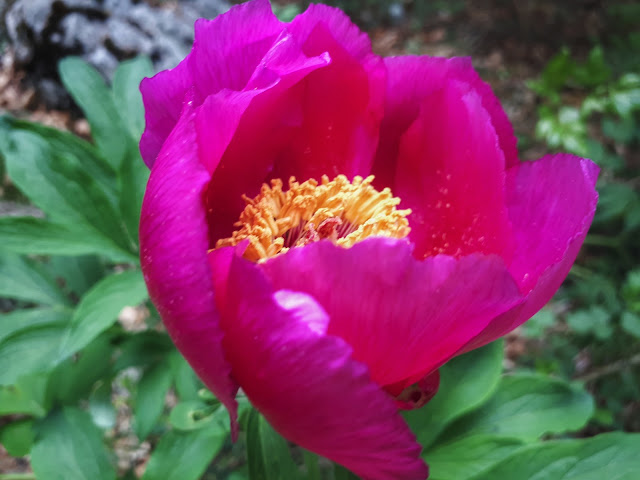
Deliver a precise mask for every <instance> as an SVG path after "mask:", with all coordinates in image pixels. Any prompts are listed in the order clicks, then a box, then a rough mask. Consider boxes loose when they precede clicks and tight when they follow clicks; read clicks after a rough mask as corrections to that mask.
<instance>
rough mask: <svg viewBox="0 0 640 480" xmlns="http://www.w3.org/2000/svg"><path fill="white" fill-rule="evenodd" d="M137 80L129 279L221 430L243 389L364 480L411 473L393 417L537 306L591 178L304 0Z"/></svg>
mask: <svg viewBox="0 0 640 480" xmlns="http://www.w3.org/2000/svg"><path fill="white" fill-rule="evenodd" d="M141 90H142V93H143V98H144V103H145V107H146V121H147V126H146V131H145V133H144V135H143V137H142V140H141V142H140V149H141V152H142V155H143V157H144V159H145V161H146V163H147V164H148V165H149V166H150V167H151V177H150V179H149V184H148V186H147V192H146V196H145V200H144V205H143V210H142V221H141V227H140V241H141V248H142V253H141V260H142V268H143V271H144V274H145V278H146V281H147V284H148V287H149V292H150V295H151V298H152V299H153V302H154V303H155V305H156V306H157V308H158V311H159V312H160V315H161V316H162V319H163V321H164V323H165V325H166V327H167V330H168V331H169V334H170V335H171V337H172V338H173V340H174V342H175V344H176V345H177V347H178V348H179V349H180V351H181V352H182V353H183V354H184V356H185V357H186V358H187V360H188V361H189V362H190V364H191V365H192V366H193V368H194V369H195V371H196V372H197V373H198V375H199V376H200V377H201V378H202V379H203V381H204V382H205V383H206V385H207V386H208V387H209V388H210V389H211V390H212V391H213V392H214V393H215V395H216V396H217V397H218V398H219V399H220V401H221V402H222V403H223V404H224V405H225V406H226V407H227V409H228V410H229V413H230V416H231V422H232V427H233V431H234V432H235V431H236V429H237V427H236V416H237V415H236V414H237V404H236V401H235V395H236V393H237V391H238V389H239V388H242V389H243V390H244V391H245V392H246V394H247V396H248V397H249V399H250V400H251V402H252V403H253V405H255V407H256V408H257V409H258V410H260V412H262V414H263V415H264V416H265V417H266V418H267V419H268V421H269V422H270V423H271V424H272V425H273V426H274V428H275V429H276V430H278V431H279V432H280V433H281V434H282V435H284V436H285V437H286V438H288V439H290V440H292V441H294V442H296V443H298V444H300V445H302V446H303V447H305V448H307V449H309V450H312V451H314V452H317V453H319V454H321V455H324V456H326V457H328V458H330V459H332V460H334V461H336V462H338V463H341V464H343V465H344V466H346V467H347V468H349V469H351V470H352V471H353V472H354V473H356V474H358V475H360V476H361V477H362V478H364V479H370V480H392V479H403V480H407V479H409V480H411V479H416V480H417V479H424V478H426V477H427V468H426V465H425V464H424V463H423V461H422V460H421V459H420V457H419V454H420V446H419V445H418V444H417V443H416V441H415V438H414V436H413V435H412V433H411V432H410V430H409V428H408V427H407V425H406V424H405V422H404V421H403V420H402V418H401V416H400V415H399V413H398V407H412V406H417V405H420V404H422V403H424V402H425V401H426V400H428V399H429V398H430V396H431V395H433V393H434V392H435V390H436V389H437V369H438V368H439V367H440V366H441V365H442V364H443V363H445V362H447V361H448V360H449V359H451V358H452V357H453V356H455V355H458V354H460V353H463V352H466V351H468V350H471V349H473V348H477V347H480V346H482V345H485V344H487V343H489V342H491V341H493V340H495V339H497V338H499V337H500V336H502V335H504V334H506V333H507V332H509V331H511V330H512V329H514V328H515V327H517V326H518V325H520V324H522V323H523V322H524V321H526V320H527V319H528V318H530V317H531V316H532V315H533V314H534V313H535V312H537V311H538V310H539V309H540V308H541V307H542V306H543V305H544V304H545V303H546V302H547V301H548V300H549V299H550V298H551V296H552V295H553V293H554V292H555V291H556V290H557V288H558V287H559V285H560V283H561V282H562V281H563V279H564V278H565V276H566V275H567V273H568V271H569V269H570V267H571V264H572V263H573V261H574V260H575V258H576V255H577V253H578V250H579V248H580V246H581V244H582V242H583V240H584V237H585V235H586V232H587V229H588V227H589V225H590V223H591V220H592V217H593V214H594V210H595V206H596V201H597V194H596V192H595V190H594V184H595V181H596V177H597V173H598V169H597V167H596V166H595V165H594V164H593V163H591V162H590V161H589V160H585V159H581V158H576V157H573V156H571V155H553V156H547V157H544V158H542V159H540V160H538V161H536V162H525V163H519V161H518V158H517V152H516V140H515V138H514V135H513V131H512V128H511V125H510V123H509V121H508V119H507V117H506V115H505V113H504V112H503V110H502V109H501V107H500V105H499V103H498V101H497V99H496V98H495V96H494V95H493V93H492V92H491V89H490V88H489V86H488V85H487V84H486V83H484V82H483V81H482V80H481V79H480V78H479V77H478V75H477V74H476V72H475V71H474V70H473V68H472V66H471V62H470V61H469V60H468V59H461V58H453V59H443V58H430V57H398V58H387V59H381V58H379V57H377V56H375V55H373V54H372V53H371V47H370V43H369V40H368V38H367V36H366V35H364V34H363V33H361V32H360V31H359V30H358V29H357V28H356V27H355V26H354V25H353V24H352V23H351V22H350V21H349V19H348V18H347V17H346V16H345V15H344V14H343V13H342V12H340V11H338V10H336V9H333V8H329V7H326V6H322V5H314V6H311V7H310V8H309V9H308V10H307V11H306V12H305V13H303V14H302V15H299V16H298V17H296V18H295V19H294V20H293V21H292V22H291V23H282V22H280V21H278V20H277V19H276V18H275V17H274V15H273V14H272V12H271V8H270V5H269V2H268V1H267V0H255V1H252V2H248V3H246V4H243V5H239V6H236V7H234V8H232V9H231V10H230V11H229V12H228V13H227V14H224V15H222V16H220V17H218V18H216V19H214V20H211V21H207V20H200V21H198V22H197V23H196V25H195V42H194V46H193V50H192V51H191V53H190V54H189V55H188V56H187V58H185V60H184V61H183V62H181V63H180V64H179V65H178V66H177V67H176V68H175V69H173V70H169V71H164V72H161V73H159V74H158V75H156V76H155V77H153V78H151V79H145V80H144V81H143V83H142V86H141ZM370 175H373V176H374V178H373V179H372V178H371V177H369V176H370ZM292 176H295V179H297V181H293V180H291V177H292ZM323 176H326V177H324V179H323ZM283 185H284V186H283ZM287 185H288V187H287ZM387 187H388V188H390V191H389V190H385V188H387ZM391 192H392V193H391ZM394 195H395V196H396V197H394Z"/></svg>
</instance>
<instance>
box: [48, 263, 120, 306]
mask: <svg viewBox="0 0 640 480" xmlns="http://www.w3.org/2000/svg"><path fill="white" fill-rule="evenodd" d="M48 266H49V267H50V268H51V272H52V273H55V274H56V275H57V277H58V278H59V279H60V281H62V282H64V288H65V291H69V292H71V293H72V294H73V295H74V296H75V298H81V297H82V296H83V295H84V294H85V293H86V292H87V291H88V290H89V289H90V288H91V287H92V286H93V285H95V284H96V283H98V282H99V281H100V280H101V279H102V277H104V276H105V275H106V274H107V273H108V272H107V270H106V268H105V265H104V261H103V260H102V259H100V258H98V257H97V256H95V255H78V256H72V257H62V256H55V257H52V258H51V259H50V261H49V263H48Z"/></svg>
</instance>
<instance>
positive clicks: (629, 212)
mask: <svg viewBox="0 0 640 480" xmlns="http://www.w3.org/2000/svg"><path fill="white" fill-rule="evenodd" d="M333 3H335V4H336V5H338V6H340V7H342V8H344V9H345V10H346V11H347V12H348V13H349V14H350V15H352V18H354V20H355V21H357V22H358V23H360V25H362V26H363V28H366V29H367V30H368V31H369V32H370V34H371V36H372V41H373V45H374V49H375V50H376V51H377V52H378V53H380V54H382V55H392V54H405V53H413V54H432V55H447V56H450V55H454V54H456V55H472V56H473V59H474V65H475V66H476V68H478V70H479V71H480V73H481V75H482V76H483V78H485V79H487V80H488V81H490V83H492V85H493V86H494V89H495V90H496V93H497V95H498V97H499V98H500V99H501V100H502V101H503V104H504V105H505V108H506V109H507V112H508V113H509V115H510V117H511V119H512V121H513V123H514V127H515V129H516V133H517V134H518V138H519V146H520V150H521V154H522V157H523V159H525V160H530V159H534V158H537V157H539V156H541V155H543V154H544V153H546V152H548V151H556V150H557V151H570V152H572V153H575V154H577V155H581V156H587V157H590V158H592V159H594V160H595V161H596V162H597V163H598V164H599V165H600V166H601V167H602V169H603V172H602V174H601V178H600V181H599V183H598V190H599V192H600V195H601V200H600V204H599V209H598V212H597V215H596V219H595V221H594V225H593V228H592V230H591V232H590V234H589V236H588V237H587V240H586V244H585V247H584V248H583V250H582V252H581V255H580V258H579V260H578V262H577V264H576V266H575V267H574V268H573V269H572V271H571V273H570V275H569V278H568V280H567V282H565V284H564V286H563V288H562V289H561V291H560V292H559V293H558V295H557V296H556V298H555V299H554V300H553V301H552V302H551V303H550V305H549V306H548V307H546V308H545V309H544V310H543V311H542V312H541V313H540V314H538V315H537V316H536V317H535V318H534V319H532V320H531V321H530V322H529V323H527V324H526V325H525V326H524V327H523V328H521V329H519V330H517V331H516V332H514V333H513V334H511V335H510V336H509V337H508V338H507V339H506V342H505V343H504V344H503V343H502V342H498V343H496V344H493V345H490V346H488V347H487V348H485V349H482V350H480V351H477V352H472V353H471V354H469V355H467V356H463V357H461V358H459V359H457V360H455V361H453V362H451V363H450V364H449V365H447V366H446V367H444V368H443V370H442V378H443V384H442V388H441V391H440V393H439V394H438V396H437V397H436V398H435V399H434V400H433V401H432V402H431V403H430V404H429V405H428V406H427V407H426V408H424V409H422V410H420V411H417V412H411V413H409V414H407V419H408V421H409V422H410V424H411V426H412V428H413V429H414V431H415V432H416V434H417V436H418V438H419V440H420V441H421V443H422V444H423V445H424V446H425V453H424V456H425V458H426V459H427V460H428V461H429V463H430V464H431V467H432V472H433V476H432V478H435V479H438V478H439V479H443V480H444V479H451V478H455V479H465V478H474V479H476V480H479V479H482V478H529V476H528V475H529V474H528V473H526V470H525V469H526V468H529V469H533V470H531V472H530V475H531V476H532V475H533V474H534V473H538V472H540V471H542V470H543V469H544V468H546V467H547V466H548V465H549V464H552V463H553V462H556V463H553V464H562V465H566V464H567V462H569V463H571V461H573V462H574V463H573V464H571V465H572V469H568V470H565V471H564V473H563V472H560V473H558V471H554V472H548V474H547V476H545V477H544V478H550V479H553V478H596V477H588V476H580V475H581V473H580V471H581V470H580V468H581V467H580V465H584V462H587V463H588V462H589V461H591V462H592V463H591V464H592V465H594V463H593V462H595V460H593V459H594V458H597V459H599V460H598V461H599V462H600V464H602V465H604V464H606V463H607V462H609V463H610V464H612V465H616V468H615V473H616V475H618V476H617V477H612V478H628V479H631V478H636V477H635V476H633V475H635V474H637V472H638V471H640V466H639V465H638V463H637V462H638V459H637V458H636V457H637V455H634V454H633V452H634V451H635V452H637V450H638V447H637V445H638V443H637V439H636V438H637V437H633V436H624V435H622V433H620V432H622V431H627V432H639V431H640V262H639V257H640V251H639V250H640V243H639V242H638V241H637V238H638V234H639V233H640V232H639V229H640V193H639V189H640V180H639V179H640V176H639V175H638V173H639V170H640V64H639V62H638V61H637V59H638V58H640V33H638V32H636V31H635V30H634V27H635V26H637V25H638V24H640V2H633V1H611V2H589V1H583V0H581V1H578V0H572V1H568V2H550V1H539V2H506V1H500V0H483V1H479V2H465V1H452V2H439V1H432V2H421V1H417V0H415V1H410V0H409V1H394V2H389V1H383V0H367V1H360V2H352V1H349V0H342V1H335V2H333ZM274 8H275V9H276V11H277V12H278V14H279V15H280V16H281V17H283V18H287V17H291V16H293V15H295V14H296V13H297V12H299V11H300V10H301V9H303V8H304V5H303V4H302V3H297V2H282V3H277V4H276V5H275V6H274ZM151 73H152V71H151V67H150V64H149V62H148V61H147V60H145V59H135V60H132V61H130V62H127V63H124V64H122V65H121V67H120V69H119V70H118V73H117V74H116V77H115V78H114V80H113V82H112V85H109V86H108V85H107V84H105V82H104V80H103V79H102V78H101V77H100V75H98V74H97V73H96V72H95V71H93V70H92V69H91V68H89V67H88V66H87V65H85V64H84V63H83V62H80V61H78V60H77V59H73V58H70V59H67V60H65V61H64V62H63V63H62V64H61V65H60V76H61V79H62V81H63V83H64V84H65V86H66V87H67V88H68V90H69V91H70V92H71V94H72V96H73V98H74V100H75V102H76V105H77V107H78V108H77V109H76V110H73V111H71V112H64V115H66V117H65V118H67V120H69V121H67V122H62V123H63V125H61V126H67V127H69V126H71V127H73V126H76V127H77V125H82V123H78V122H79V121H80V122H81V120H80V119H82V118H86V120H87V121H88V126H89V129H90V132H91V136H90V137H89V136H88V135H87V133H88V132H87V130H88V129H84V130H83V129H82V128H74V130H75V132H76V133H80V134H81V136H80V137H78V136H77V135H75V134H74V133H70V132H66V131H62V130H60V129H58V128H50V127H45V126H43V125H42V124H41V123H39V122H37V121H36V122H33V121H30V120H29V119H34V118H36V119H37V118H38V117H37V116H36V115H34V110H37V108H36V109H34V108H32V107H28V108H24V109H23V108H20V109H14V110H12V111H11V112H10V113H11V115H5V116H2V117H0V154H1V157H2V162H1V164H0V169H1V170H2V172H1V173H2V175H3V177H4V180H3V184H2V201H3V205H7V204H9V202H10V205H11V209H9V213H10V214H11V215H9V216H6V215H5V216H2V217H0V297H2V298H1V300H0V308H1V309H2V312H3V314H2V319H1V320H0V364H1V365H2V368H1V369H0V416H1V417H0V443H2V445H3V448H4V450H3V451H2V454H0V479H4V480H8V479H10V478H34V475H35V476H37V478H39V479H49V478H61V479H62V478H64V479H65V480H67V479H75V478H78V479H82V478H92V479H93V478H95V479H103V478H104V479H112V478H116V477H119V478H139V477H142V478H143V479H145V480H153V479H163V480H166V479H174V478H175V479H180V480H189V479H197V478H204V479H209V480H210V479H216V478H229V479H234V480H240V479H245V478H251V479H255V478H269V479H275V478H287V479H290V478H314V479H320V478H335V479H336V480H338V479H340V478H349V473H348V472H345V471H343V470H342V469H340V468H336V469H334V468H333V467H332V466H331V465H330V464H329V463H328V462H326V461H325V460H324V459H318V458H317V457H316V456H314V455H312V454H309V453H308V452H304V451H302V450H300V449H298V448H293V449H290V448H289V445H288V444H287V443H286V442H285V441H284V440H283V439H281V438H280V437H279V436H277V434H275V432H273V430H272V429H271V428H270V427H269V425H268V424H266V423H265V422H264V420H263V419H262V418H261V417H260V416H259V415H257V414H256V413H255V412H253V411H252V410H251V409H250V408H249V406H248V405H247V403H246V402H244V401H243V402H242V403H241V405H242V409H241V411H242V422H243V429H244V432H245V433H244V434H243V435H242V437H241V440H240V442H238V443H237V444H232V443H231V442H230V440H229V436H228V427H227V421H226V414H225V413H224V412H223V411H222V409H220V408H219V404H218V402H217V401H216V400H215V398H213V397H212V396H211V395H210V394H209V393H208V392H207V391H206V390H203V389H202V385H201V383H200V382H199V381H198V380H197V378H196V377H195V375H194V374H193V372H192V371H191V369H190V368H189V367H188V365H187V364H186V363H185V362H184V360H183V359H182V358H181V357H180V356H179V355H178V354H177V352H176V351H175V349H174V347H173V346H172V344H171V342H170V341H169V340H168V337H167V336H166V334H165V333H164V331H163V329H162V327H161V324H160V322H159V318H158V316H157V313H156V312H155V310H154V309H153V306H152V305H151V304H150V303H148V301H146V290H145V288H144V283H143V280H142V277H141V275H140V273H139V270H138V267H137V248H138V247H137V234H136V232H137V221H138V211H139V205H140V202H141V198H142V197H141V196H142V192H143V187H144V182H145V180H146V176H147V175H148V173H147V171H146V168H145V167H144V165H143V164H142V162H141V160H140V158H139V154H138V152H137V140H138V139H139V136H140V134H141V132H142V129H143V127H144V123H143V114H142V106H141V101H140V98H139V94H138V91H137V84H138V82H139V80H140V79H141V78H142V77H143V76H145V75H150V74H151ZM45 118H49V119H51V118H55V117H51V116H50V117H46V116H45ZM25 212H26V213H25ZM124 307H126V308H124ZM503 371H506V372H507V373H509V374H510V375H507V376H502V375H501V373H502V372H503ZM453 379H455V380H456V381H453ZM606 432H611V433H607V434H605V435H598V436H595V437H593V438H590V439H589V440H585V441H584V442H579V441H577V440H570V438H584V437H592V436H593V435H595V434H599V433H606ZM548 440H551V442H548ZM554 442H559V443H554ZM612 448H613V453H611V452H612ZM462 452H464V455H462ZM606 452H609V454H610V455H613V457H611V458H608V460H607V459H606V458H605V457H606V455H607V454H606ZM461 458H464V461H462V460H461ZM569 458H571V459H573V460H571V461H570V460H568V459H569ZM17 459H18V460H17ZM19 459H22V460H19ZM590 459H591V460H590ZM605 460H606V461H605ZM580 462H583V463H580ZM596 463H597V462H596ZM603 468H604V467H603ZM569 470H571V471H572V472H573V473H576V472H577V473H576V474H575V476H563V475H565V473H566V471H569ZM53 472H56V473H55V474H54V473H53ZM514 472H517V473H514ZM598 472H600V474H602V475H605V474H606V475H608V476H610V474H609V472H607V471H606V470H602V471H595V474H598ZM634 472H635V473H634ZM583 474H584V475H587V474H586V473H585V472H583ZM591 474H594V472H593V471H592V472H591ZM16 475H18V476H16ZM20 475H22V476H20ZM514 475H515V476H514ZM523 475H524V476H523ZM554 475H555V476H554ZM625 475H626V476H625Z"/></svg>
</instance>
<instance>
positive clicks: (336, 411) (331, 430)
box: [209, 248, 427, 480]
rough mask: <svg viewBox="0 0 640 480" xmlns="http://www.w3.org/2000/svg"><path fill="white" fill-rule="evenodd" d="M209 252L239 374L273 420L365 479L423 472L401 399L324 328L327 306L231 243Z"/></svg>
mask: <svg viewBox="0 0 640 480" xmlns="http://www.w3.org/2000/svg"><path fill="white" fill-rule="evenodd" d="M209 260H210V262H211V268H212V270H213V272H214V280H215V284H216V291H217V293H218V294H217V295H216V298H217V301H218V305H219V308H220V311H221V312H222V328H223V330H224V333H225V336H224V340H223V344H224V346H225V351H226V353H227V356H228V358H229V361H230V363H231V364H232V365H233V377H234V378H235V379H236V380H237V381H238V383H239V384H240V385H241V386H242V388H243V390H244V391H245V392H246V394H247V396H248V397H249V399H250V400H251V402H252V403H253V405H255V406H256V408H257V409H258V410H259V411H260V412H261V413H262V414H263V415H264V416H265V418H266V419H267V420H268V421H269V423H271V425H273V426H274V428H275V429H276V430H278V431H279V432H280V433H281V434H282V435H283V436H285V437H286V438H288V439H289V440H292V441H294V442H296V443H298V444H299V445H301V446H303V447H305V448H307V449H309V450H311V451H314V452H316V453H319V454H321V455H324V456H326V457H328V458H330V459H332V460H334V461H336V462H338V463H340V464H342V465H344V466H345V467H347V468H349V469H350V470H352V471H353V472H354V473H356V474H357V475H359V476H360V477H361V478H363V479H365V480H411V479H415V480H424V479H425V478H426V477H427V469H426V466H425V465H424V463H423V462H422V460H421V459H420V457H419V454H420V446H419V445H418V444H417V443H416V441H415V438H414V436H413V434H412V433H411V432H410V430H409V428H408V427H407V425H406V424H405V423H404V421H403V420H402V418H401V417H400V416H399V415H398V412H397V409H396V406H395V403H394V401H393V400H392V399H391V398H390V397H389V396H388V395H386V394H385V393H384V392H383V391H382V390H381V389H380V388H379V387H378V386H377V385H376V384H375V383H373V382H372V381H371V380H370V377H369V374H368V371H367V368H366V366H364V365H363V364H361V363H359V362H357V361H355V360H353V359H352V358H351V348H350V347H349V346H348V345H347V344H346V343H345V342H344V341H342V340H341V339H339V338H336V337H333V336H330V335H325V334H323V333H322V327H320V328H316V327H318V326H319V325H320V326H321V325H323V324H325V323H326V318H327V315H326V313H325V311H324V310H323V309H322V307H321V306H319V305H318V304H317V303H316V302H315V301H314V299H313V298H312V297H310V296H307V295H305V294H303V293H301V292H286V291H284V292H283V291H279V292H274V291H273V289H272V287H271V286H270V284H269V282H268V280H267V279H266V278H265V277H264V275H263V274H262V273H261V272H260V270H259V267H258V266H257V265H255V264H252V263H250V262H247V261H246V260H244V259H242V258H240V257H238V256H237V255H236V253H235V252H234V250H233V249H232V248H223V249H219V250H213V251H212V252H210V254H209ZM303 317H310V318H311V320H304V319H303ZM314 326H315V327H314Z"/></svg>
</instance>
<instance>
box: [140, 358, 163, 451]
mask: <svg viewBox="0 0 640 480" xmlns="http://www.w3.org/2000/svg"><path fill="white" fill-rule="evenodd" d="M172 380H173V372H172V371H171V368H170V367H169V365H168V361H164V362H162V363H158V364H157V365H155V366H153V367H152V368H149V369H148V370H147V371H145V372H144V375H143V376H142V378H141V379H140V382H139V383H138V391H137V394H136V400H135V407H134V409H133V418H134V427H135V432H136V435H137V436H138V439H139V440H140V441H142V440H144V439H145V438H147V436H148V435H149V433H151V430H152V429H153V427H154V426H155V424H156V422H157V421H158V418H160V415H162V412H163V411H164V405H165V398H166V396H167V392H168V391H169V388H170V387H171V381H172Z"/></svg>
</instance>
